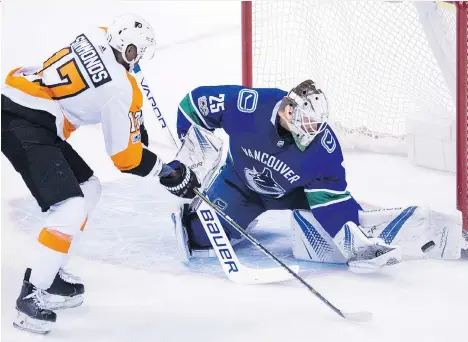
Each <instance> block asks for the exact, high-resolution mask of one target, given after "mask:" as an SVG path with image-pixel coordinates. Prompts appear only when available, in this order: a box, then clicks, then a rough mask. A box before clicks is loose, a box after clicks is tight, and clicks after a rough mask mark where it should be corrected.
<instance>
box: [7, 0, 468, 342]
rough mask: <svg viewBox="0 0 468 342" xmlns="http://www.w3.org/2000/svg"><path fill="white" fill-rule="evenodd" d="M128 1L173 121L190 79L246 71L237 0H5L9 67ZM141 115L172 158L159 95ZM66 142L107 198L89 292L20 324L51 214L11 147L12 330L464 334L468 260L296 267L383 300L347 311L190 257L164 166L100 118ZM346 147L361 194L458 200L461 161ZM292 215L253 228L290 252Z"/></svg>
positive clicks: (212, 79)
mask: <svg viewBox="0 0 468 342" xmlns="http://www.w3.org/2000/svg"><path fill="white" fill-rule="evenodd" d="M128 11H131V12H134V13H138V14H141V15H143V16H145V17H146V18H147V19H148V20H149V21H150V22H151V23H152V24H153V26H154V28H155V30H156V32H157V40H158V51H157V54H156V56H155V59H154V60H152V61H149V62H145V63H143V64H142V67H143V69H144V72H145V75H146V76H147V79H148V82H149V84H150V86H151V88H152V90H153V92H154V94H155V95H156V98H157V101H158V103H159V106H160V109H161V110H162V112H163V114H164V115H165V116H166V117H167V118H168V121H169V123H170V125H171V127H174V124H175V113H176V108H177V104H178V101H179V100H180V99H181V98H182V97H183V96H184V95H185V94H186V92H187V91H189V90H190V89H191V88H193V87H196V86H198V85H207V84H239V83H240V82H241V65H240V48H241V41H240V25H239V23H240V4H239V2H215V1H205V2H193V1H190V2H184V1H166V2H162V1H161V2H151V1H146V2H144V1H140V2H136V1H135V2H132V3H130V2H118V1H110V0H105V1H103V0H99V1H98V0H94V1H90V0H86V1H84V0H82V1H66V2H65V1H58V0H56V1H52V0H41V1H34V0H22V1H18V0H16V1H14V0H6V1H3V2H2V18H1V24H2V31H3V34H2V39H3V40H2V65H1V67H2V79H3V78H4V77H5V75H6V72H8V71H9V70H10V69H12V68H14V67H16V66H20V65H31V64H32V65H35V64H38V63H40V62H41V61H42V60H44V59H45V58H47V57H49V55H50V54H51V53H52V52H53V51H56V50H57V49H59V48H60V47H61V46H62V45H63V44H65V43H68V42H70V41H71V40H72V39H73V37H75V35H76V34H78V33H80V31H81V30H82V29H83V28H85V27H86V26H91V25H106V23H108V22H109V20H110V19H111V18H112V17H113V16H114V15H116V14H121V13H125V12H128ZM304 76H305V77H306V76H307V75H304ZM145 120H146V123H147V124H146V125H147V128H148V129H149V131H150V132H149V133H150V136H152V138H151V145H150V146H151V147H152V148H153V149H154V151H156V152H157V153H159V154H161V155H162V156H164V158H165V159H166V160H169V159H170V157H171V156H172V155H173V153H174V150H173V149H172V148H171V145H170V142H169V141H158V133H160V129H159V127H158V124H157V122H156V120H155V119H154V117H153V116H152V112H151V109H150V108H148V110H147V111H146V114H145ZM71 143H72V145H73V146H74V147H75V148H76V149H77V151H78V152H79V153H80V154H81V155H82V156H83V157H84V158H85V160H86V161H87V162H88V163H89V164H90V166H91V167H92V168H93V169H94V171H95V173H96V175H97V176H98V177H99V178H100V179H101V181H102V183H103V195H102V199H101V201H100V203H99V204H98V207H97V208H96V211H95V212H94V213H93V215H92V217H91V218H90V220H89V223H88V227H87V229H86V234H85V235H84V237H83V239H82V243H81V245H80V246H79V248H78V249H77V250H76V254H77V256H76V257H75V258H74V259H73V260H72V263H71V265H72V269H73V270H74V271H75V273H77V274H79V275H80V276H81V277H82V278H83V279H84V281H85V284H86V297H85V302H84V304H83V306H81V307H79V308H76V309H73V310H70V311H62V312H59V316H58V322H57V324H56V326H55V328H54V330H53V331H52V333H51V334H50V335H48V336H46V337H42V336H36V335H33V334H30V333H26V332H22V331H19V330H16V329H14V328H13V327H12V318H13V315H14V306H15V300H16V298H17V296H18V294H19V290H20V287H21V281H22V276H23V272H24V269H25V268H26V266H27V265H28V263H29V261H30V260H32V258H34V246H35V239H36V236H37V234H38V232H39V230H40V229H41V224H42V223H41V222H42V221H41V220H42V214H41V213H40V210H39V209H38V207H37V205H36V204H35V202H34V200H33V199H32V197H31V196H30V195H29V194H28V191H27V188H26V187H25V185H24V184H23V182H22V180H21V177H20V176H19V175H18V174H17V173H16V172H15V171H14V169H13V168H12V166H11V165H10V164H9V162H8V160H6V159H5V158H4V157H3V156H2V159H1V162H2V170H1V171H2V236H1V247H2V253H1V257H2V279H1V299H2V302H1V310H2V311H1V313H2V322H1V328H2V329H1V330H2V332H1V334H2V341H4V342H19V341H21V342H30V341H45V340H50V341H70V342H78V341H79V342H82V341H93V342H107V341H108V342H111V341H112V342H124V341H125V342H128V341H132V342H136V341H148V340H154V341H164V342H169V341H203V342H209V341H222V342H225V341H226V342H227V341H241V342H247V341H304V340H307V341H360V342H362V341H379V342H390V341H392V342H395V341H424V342H445V341H460V342H461V341H466V340H467V339H468V332H467V324H466V322H467V316H466V315H467V312H468V310H467V308H468V296H467V294H468V263H467V262H466V261H453V262H447V261H433V260H420V261H411V262H405V263H402V264H400V265H397V266H395V267H393V268H391V269H389V270H387V271H385V272H383V273H382V274H379V275H372V276H357V275H354V274H351V273H349V272H348V271H346V269H345V268H344V267H341V266H323V265H317V264H310V263H300V265H301V267H302V271H301V275H302V276H303V277H304V278H305V279H306V280H307V281H308V282H310V284H312V285H313V286H314V287H315V288H316V289H317V290H318V291H320V292H321V293H322V294H323V295H324V296H325V297H327V298H328V299H329V300H330V301H331V302H332V303H334V304H335V305H337V306H338V307H340V308H342V309H343V310H345V311H358V310H369V311H372V312H373V313H374V319H373V321H371V322H369V323H350V322H346V321H344V320H343V319H341V318H340V317H338V316H337V315H335V314H334V313H333V312H332V311H330V310H329V309H328V308H327V307H326V306H324V305H323V304H322V303H320V302H319V301H318V300H317V299H316V298H315V297H314V296H313V295H311V294H310V293H308V292H307V291H306V290H305V289H304V288H303V287H302V286H301V285H300V284H298V283H296V282H295V281H290V282H287V283H282V284H275V285H260V286H242V285H236V284H233V283H231V282H229V281H228V280H227V279H226V277H225V276H224V274H223V273H222V271H221V269H220V267H219V266H218V264H217V262H216V260H209V261H206V260H204V261H200V260H198V261H196V262H194V263H192V264H191V265H190V266H185V265H183V264H181V263H180V262H179V261H178V260H177V259H176V257H175V250H176V243H175V238H174V236H173V233H172V225H171V220H170V213H171V211H172V210H174V209H175V207H176V205H177V200H175V199H174V198H172V197H171V196H170V195H168V194H166V192H165V191H164V190H163V189H162V188H161V186H160V185H159V183H158V181H157V180H156V179H139V178H137V177H132V176H128V175H122V174H120V173H119V172H118V171H116V170H115V169H114V168H113V166H112V164H111V162H110V159H109V158H108V157H107V156H106V154H105V150H104V146H103V139H102V134H101V132H100V130H99V127H98V126H95V127H84V128H80V129H79V130H78V131H77V132H76V133H74V135H73V137H72V139H71ZM345 158H346V164H347V168H348V177H349V184H350V190H351V191H352V193H353V194H354V195H355V196H356V197H357V198H358V199H360V200H362V201H365V202H368V203H373V204H376V205H380V206H385V207H395V206H402V205H408V204H430V205H432V206H434V207H436V208H440V209H443V210H445V209H447V210H450V209H453V208H454V207H455V177H454V175H453V174H449V173H441V172H436V171H431V170H428V169H423V168H418V167H414V166H412V165H410V164H409V163H408V162H407V161H406V159H405V158H402V157H391V156H383V155H371V154H363V153H347V154H346V155H345ZM287 218H288V215H285V214H284V213H281V212H272V213H268V214H265V215H263V216H262V217H261V220H260V224H259V227H258V228H257V229H255V230H254V231H253V235H254V236H255V237H256V238H257V239H259V240H260V241H261V242H262V243H263V244H265V246H266V247H268V248H270V249H271V250H272V251H273V252H274V253H275V254H276V255H278V256H279V257H281V258H282V259H284V260H285V261H286V262H287V263H288V264H292V263H293V262H294V260H293V259H292V256H291V248H290V242H289V236H290V232H289V230H288V229H287V226H288V220H287ZM238 251H239V256H240V258H241V259H242V260H243V261H245V263H246V264H248V265H249V266H250V267H268V266H274V264H273V263H272V262H271V261H270V260H268V259H267V258H266V257H265V256H264V255H262V254H261V253H260V252H258V251H257V250H255V248H253V247H252V246H250V245H249V244H248V243H242V244H241V245H240V246H239V249H238Z"/></svg>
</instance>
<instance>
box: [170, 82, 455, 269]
mask: <svg viewBox="0 0 468 342" xmlns="http://www.w3.org/2000/svg"><path fill="white" fill-rule="evenodd" d="M328 116H329V113H328V103H327V98H326V96H325V94H324V93H323V91H322V90H321V89H319V88H318V87H317V86H316V84H315V83H314V82H313V81H311V80H306V81H304V82H302V83H300V84H299V85H297V86H295V87H294V88H293V89H292V90H291V91H289V92H285V91H283V90H280V89H276V88H252V89H251V88H245V87H242V86H237V85H223V86H202V87H198V88H196V89H194V90H192V91H191V92H190V93H189V94H187V95H186V96H185V97H184V98H183V99H182V101H181V102H180V105H179V109H178V118H177V132H178V135H179V137H180V138H181V139H182V140H183V139H184V137H185V135H186V134H187V132H188V131H189V129H190V127H191V126H192V125H198V126H201V127H203V128H205V129H207V130H208V131H214V130H215V129H217V128H222V129H224V131H225V132H226V133H227V135H228V136H229V154H228V158H227V161H226V164H225V165H224V166H223V168H222V169H221V172H220V173H219V174H218V175H217V177H216V178H215V179H214V181H212V182H211V183H210V186H209V187H208V188H207V189H205V191H206V194H207V196H208V198H210V199H211V200H212V201H214V202H215V204H216V205H217V206H218V207H220V208H221V209H222V210H223V211H224V212H225V213H226V214H227V215H228V216H229V217H231V218H232V219H233V220H234V221H236V222H237V223H238V224H239V225H241V226H242V227H244V228H245V227H247V231H249V230H250V229H252V228H253V226H254V225H255V222H256V220H255V219H256V218H257V217H258V216H259V215H260V214H262V213H264V212H265V211H268V210H290V211H292V215H291V222H292V224H291V227H292V230H293V253H294V256H295V257H296V258H297V259H301V260H313V261H320V262H334V263H337V262H338V263H347V264H348V265H349V266H350V268H351V269H352V270H355V271H358V272H367V271H374V270H378V269H380V268H382V267H385V266H389V265H393V264H396V263H399V262H400V261H401V260H402V259H403V257H404V256H409V257H421V256H423V257H424V256H433V257H439V258H447V259H456V258H459V256H460V250H461V248H462V239H461V235H462V234H461V219H460V216H459V215H453V214H443V213H438V212H435V211H432V210H431V209H429V208H425V207H418V206H413V207H407V208H399V209H388V210H373V211H364V210H363V208H362V207H361V205H360V204H359V203H358V202H357V201H356V200H355V199H354V198H353V196H352V195H351V193H350V192H349V191H348V189H347V182H346V172H345V169H344V167H343V155H342V151H341V147H340V144H339V142H338V139H337V137H336V135H335V133H334V132H333V129H332V127H331V126H330V125H329V124H328V122H327V121H328ZM196 203H197V202H196V201H194V202H192V203H191V204H190V205H188V204H184V205H182V206H181V208H180V211H179V212H178V213H175V214H173V220H174V222H175V232H176V237H177V240H178V245H179V249H180V250H181V252H182V253H181V254H182V256H183V258H184V260H185V261H188V260H189V259H190V258H193V257H211V256H215V254H214V252H213V250H212V247H211V244H210V240H209V238H208V237H207V235H206V233H205V231H204V229H203V226H202V224H201V222H200V220H199V218H198V216H197V214H196V208H194V206H196ZM220 220H221V223H222V225H223V228H224V230H225V231H226V233H227V236H228V237H229V239H230V240H231V243H232V244H233V245H234V244H236V243H237V242H238V241H240V240H241V235H240V234H239V233H238V232H237V231H236V230H235V229H234V228H232V227H231V226H230V225H229V224H228V223H227V222H226V221H224V220H223V219H222V218H221V217H220Z"/></svg>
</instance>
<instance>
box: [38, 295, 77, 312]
mask: <svg viewBox="0 0 468 342" xmlns="http://www.w3.org/2000/svg"><path fill="white" fill-rule="evenodd" d="M83 301H84V298H83V295H77V296H73V297H65V296H58V295H49V298H48V299H47V303H46V306H47V309H49V310H52V311H55V310H64V309H72V308H76V307H77V306H80V305H81V304H83Z"/></svg>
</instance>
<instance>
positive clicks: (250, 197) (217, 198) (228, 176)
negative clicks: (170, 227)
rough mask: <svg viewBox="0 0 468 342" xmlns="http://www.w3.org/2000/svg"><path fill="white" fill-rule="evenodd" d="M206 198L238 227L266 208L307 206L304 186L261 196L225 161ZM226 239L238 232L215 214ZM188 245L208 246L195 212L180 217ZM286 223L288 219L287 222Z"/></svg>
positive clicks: (245, 225) (233, 236)
mask: <svg viewBox="0 0 468 342" xmlns="http://www.w3.org/2000/svg"><path fill="white" fill-rule="evenodd" d="M207 196H208V198H209V199H210V200H211V201H212V202H214V203H215V204H216V205H217V206H218V207H220V208H221V209H222V210H223V211H224V212H225V213H226V214H227V215H228V216H229V217H231V218H232V219H233V220H234V221H235V222H236V223H237V224H239V225H240V226H241V227H242V228H244V229H246V228H247V226H248V225H249V224H250V223H251V222H252V221H253V220H255V218H256V217H258V216H259V215H260V214H262V213H264V212H265V211H267V210H293V209H308V208H309V205H308V203H307V199H306V196H305V194H304V189H303V188H302V187H301V188H297V189H295V190H294V191H292V192H290V193H288V194H286V195H285V196H283V197H281V198H270V197H265V196H262V195H260V194H258V193H256V192H254V191H252V190H250V189H249V188H248V187H247V186H246V185H245V184H244V182H243V181H242V180H241V178H240V177H239V176H238V175H237V174H236V173H235V172H234V171H233V170H232V166H230V165H229V164H228V165H227V166H226V167H225V168H224V169H223V171H222V172H221V173H220V174H219V176H218V177H217V178H216V180H215V181H214V182H213V184H212V185H211V187H210V188H209V189H208V191H207ZM218 217H219V219H220V221H221V224H222V225H223V228H224V230H225V231H226V234H227V236H228V237H229V239H240V238H241V234H240V233H239V232H238V231H237V230H236V229H235V228H233V227H232V226H231V225H230V224H229V223H227V222H226V221H225V220H224V219H223V218H221V217H220V216H219V215H218ZM184 223H185V225H186V227H187V232H188V236H189V240H190V246H191V248H195V249H199V248H206V247H211V243H210V240H209V239H208V236H207V235H206V233H205V230H204V229H203V226H202V224H201V222H200V220H199V219H198V216H197V214H196V213H191V214H189V215H188V217H185V218H184ZM288 224H289V222H288Z"/></svg>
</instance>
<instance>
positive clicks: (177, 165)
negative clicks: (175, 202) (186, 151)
mask: <svg viewBox="0 0 468 342" xmlns="http://www.w3.org/2000/svg"><path fill="white" fill-rule="evenodd" d="M159 176H160V178H159V180H160V182H161V184H162V185H163V186H164V187H165V188H166V189H167V190H168V191H169V192H170V193H171V194H173V195H176V196H178V197H182V198H194V197H195V192H194V191H193V190H194V189H195V188H199V187H200V182H199V181H198V179H197V176H196V175H195V173H194V172H193V171H192V170H191V169H190V168H188V167H187V166H186V165H185V164H183V163H181V162H179V161H178V160H174V161H171V162H170V163H169V164H167V165H164V166H163V169H162V171H161V173H160V174H159Z"/></svg>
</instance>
